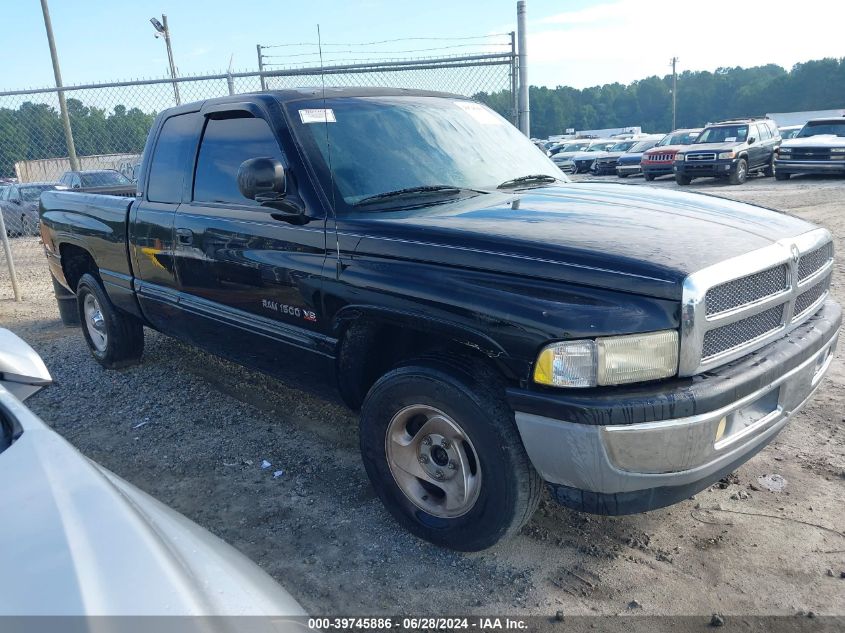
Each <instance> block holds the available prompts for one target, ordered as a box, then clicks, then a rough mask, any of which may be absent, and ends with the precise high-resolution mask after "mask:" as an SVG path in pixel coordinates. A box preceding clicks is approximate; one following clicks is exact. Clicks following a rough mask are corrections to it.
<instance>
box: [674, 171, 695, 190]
mask: <svg viewBox="0 0 845 633" xmlns="http://www.w3.org/2000/svg"><path fill="white" fill-rule="evenodd" d="M675 182H676V183H678V184H679V185H681V186H682V187H685V186H687V185H688V184H690V183H691V182H692V178H690V177H689V176H684V175H682V174H675Z"/></svg>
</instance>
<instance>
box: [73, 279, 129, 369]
mask: <svg viewBox="0 0 845 633" xmlns="http://www.w3.org/2000/svg"><path fill="white" fill-rule="evenodd" d="M76 301H77V306H78V315H79V320H80V322H81V324H82V334H83V336H84V337H85V342H86V343H88V348H89V349H90V350H91V355H92V356H94V359H95V360H96V361H97V362H98V363H100V364H101V365H102V366H103V367H106V368H107V369H117V368H120V367H126V366H128V365H133V364H135V363H137V362H138V360H139V359H140V358H141V354H142V353H143V352H144V326H143V324H142V323H141V321H140V320H139V319H138V318H137V317H135V316H133V315H131V314H129V313H127V312H123V311H122V310H120V309H118V308H116V307H115V306H114V304H113V303H112V302H111V299H109V296H108V295H107V294H106V291H105V290H103V287H102V286H101V285H100V282H99V281H98V280H97V278H96V277H94V276H93V275H91V274H90V273H86V274H84V275H82V279H80V280H79V284H78V285H77V287H76Z"/></svg>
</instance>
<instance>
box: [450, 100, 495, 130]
mask: <svg viewBox="0 0 845 633" xmlns="http://www.w3.org/2000/svg"><path fill="white" fill-rule="evenodd" d="M455 105H456V106H458V107H459V108H460V109H461V110H463V111H464V112H466V113H467V114H468V115H470V116H471V117H472V118H473V119H475V120H476V121H478V122H479V123H481V124H482V125H501V124H502V123H504V119H502V118H500V117H498V116H496V115H495V114H493V113H492V112H491V111H490V110H488V109H487V108H485V107H484V106H483V105H481V104H478V103H473V102H472V101H455Z"/></svg>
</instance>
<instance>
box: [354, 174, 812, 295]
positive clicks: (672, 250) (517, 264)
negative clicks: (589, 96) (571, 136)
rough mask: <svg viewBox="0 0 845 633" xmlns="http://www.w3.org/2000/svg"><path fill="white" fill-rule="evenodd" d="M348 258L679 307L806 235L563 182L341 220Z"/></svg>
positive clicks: (689, 202)
mask: <svg viewBox="0 0 845 633" xmlns="http://www.w3.org/2000/svg"><path fill="white" fill-rule="evenodd" d="M339 228H340V230H341V231H343V232H345V231H347V230H349V231H352V232H354V234H356V235H360V236H363V237H361V238H360V239H359V240H358V242H357V247H356V249H355V256H356V257H363V256H375V257H391V258H400V259H410V260H417V261H427V262H431V263H435V264H442V265H448V266H462V267H467V268H475V269H480V270H492V271H498V272H501V273H503V274H507V275H520V276H525V277H535V278H544V279H553V280H560V281H564V282H570V283H576V284H583V285H588V286H593V287H601V288H609V289H613V290H621V291H625V292H634V293H638V294H642V295H648V296H652V297H657V298H664V299H673V300H679V299H680V298H681V293H682V284H683V280H684V278H685V277H686V276H687V275H689V274H690V273H692V272H695V271H697V270H700V269H702V268H705V267H707V266H710V265H711V264H715V263H716V262H719V261H722V260H725V259H728V258H731V257H735V256H737V255H741V254H744V253H747V252H749V251H752V250H756V249H758V248H762V247H764V246H767V245H769V244H772V243H773V242H775V241H777V240H779V239H782V238H785V237H792V236H795V235H800V234H802V233H805V232H807V231H810V230H812V229H813V228H815V227H814V226H813V225H812V224H810V223H808V222H805V221H803V220H800V219H798V218H795V217H792V216H789V215H785V214H782V213H778V212H776V211H771V210H767V209H763V208H761V207H755V206H752V205H749V204H744V203H741V202H734V201H731V200H726V199H723V198H718V197H715V196H708V195H701V194H693V193H684V192H676V191H671V190H663V189H655V188H651V187H636V186H625V185H619V184H600V183H592V182H584V183H568V184H566V185H560V186H547V187H539V188H534V189H530V190H524V191H520V192H516V193H514V194H512V195H505V194H504V193H490V194H486V195H480V196H476V197H474V198H471V199H468V200H464V201H461V202H454V203H448V204H443V205H439V206H434V207H429V208H427V209H415V210H413V211H401V212H393V213H378V214H367V215H363V214H361V215H355V216H351V217H350V216H347V217H346V218H344V219H343V220H342V221H341V222H340V224H339Z"/></svg>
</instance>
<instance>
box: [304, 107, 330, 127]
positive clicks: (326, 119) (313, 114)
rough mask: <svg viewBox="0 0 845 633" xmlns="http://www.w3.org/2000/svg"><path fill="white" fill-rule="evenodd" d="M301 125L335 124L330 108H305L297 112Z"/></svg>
mask: <svg viewBox="0 0 845 633" xmlns="http://www.w3.org/2000/svg"><path fill="white" fill-rule="evenodd" d="M299 118H300V119H301V120H302V122H303V123H337V119H335V118H334V110H332V109H331V108H325V109H323V108H306V109H304V110H300V111H299Z"/></svg>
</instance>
